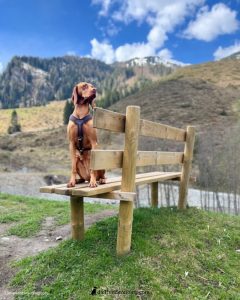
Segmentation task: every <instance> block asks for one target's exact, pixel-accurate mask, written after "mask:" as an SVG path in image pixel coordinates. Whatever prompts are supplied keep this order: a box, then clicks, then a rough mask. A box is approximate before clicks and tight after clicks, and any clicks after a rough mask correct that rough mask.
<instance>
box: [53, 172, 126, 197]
mask: <svg viewBox="0 0 240 300" xmlns="http://www.w3.org/2000/svg"><path fill="white" fill-rule="evenodd" d="M121 178H122V177H120V176H119V177H114V178H110V179H108V183H114V182H119V181H120V180H121ZM88 187H89V182H84V183H81V184H76V186H75V187H71V188H68V187H67V184H66V185H65V187H59V188H58V187H55V188H54V193H55V194H59V195H66V196H70V195H73V193H72V192H73V191H74V190H79V189H84V188H88ZM91 189H92V188H91Z"/></svg>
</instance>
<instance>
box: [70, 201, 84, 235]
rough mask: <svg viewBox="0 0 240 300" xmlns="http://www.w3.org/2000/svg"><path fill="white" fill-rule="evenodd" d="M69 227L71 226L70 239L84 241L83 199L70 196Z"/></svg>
mask: <svg viewBox="0 0 240 300" xmlns="http://www.w3.org/2000/svg"><path fill="white" fill-rule="evenodd" d="M70 206H71V226H72V239H73V240H78V241H80V240H83V239H84V206H83V197H78V196H71V197H70Z"/></svg>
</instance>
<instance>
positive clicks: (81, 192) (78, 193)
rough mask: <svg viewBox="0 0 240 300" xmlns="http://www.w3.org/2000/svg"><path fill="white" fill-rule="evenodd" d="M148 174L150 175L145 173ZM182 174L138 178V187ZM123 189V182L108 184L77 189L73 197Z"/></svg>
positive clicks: (162, 173)
mask: <svg viewBox="0 0 240 300" xmlns="http://www.w3.org/2000/svg"><path fill="white" fill-rule="evenodd" d="M145 174H148V173H145ZM180 176H181V172H159V174H158V175H154V176H146V177H142V178H136V181H135V183H136V185H140V184H147V183H151V182H158V181H165V180H170V179H176V178H180ZM120 188H121V181H117V182H113V183H106V184H103V185H99V186H98V187H96V188H90V187H87V188H83V189H75V190H73V191H72V195H76V196H83V197H91V196H94V195H97V194H103V193H108V192H112V191H114V190H118V189H120Z"/></svg>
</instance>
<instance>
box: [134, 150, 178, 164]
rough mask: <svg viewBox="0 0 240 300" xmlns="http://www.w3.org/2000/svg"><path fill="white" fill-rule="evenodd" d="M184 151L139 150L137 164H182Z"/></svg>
mask: <svg viewBox="0 0 240 300" xmlns="http://www.w3.org/2000/svg"><path fill="white" fill-rule="evenodd" d="M182 161H183V152H163V151H138V154H137V166H138V167H143V166H158V165H176V164H182Z"/></svg>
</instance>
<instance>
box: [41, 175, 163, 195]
mask: <svg viewBox="0 0 240 300" xmlns="http://www.w3.org/2000/svg"><path fill="white" fill-rule="evenodd" d="M157 174H159V172H151V173H141V174H137V175H136V178H142V177H146V176H154V175H157ZM121 180H122V177H121V176H118V177H112V178H109V179H107V183H111V182H117V181H121ZM88 186H89V183H88V182H85V183H81V184H77V185H76V186H75V187H71V188H68V187H67V183H65V184H58V185H49V186H44V187H41V188H40V191H41V192H42V193H56V194H60V195H68V196H69V195H71V194H72V193H71V191H72V190H75V189H82V188H84V187H88Z"/></svg>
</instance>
